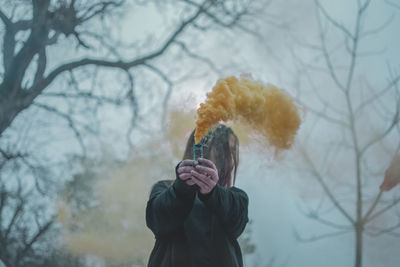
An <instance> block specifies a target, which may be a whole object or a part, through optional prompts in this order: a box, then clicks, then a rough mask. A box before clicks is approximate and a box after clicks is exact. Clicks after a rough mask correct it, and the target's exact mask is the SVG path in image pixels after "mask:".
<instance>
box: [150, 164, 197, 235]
mask: <svg viewBox="0 0 400 267" xmlns="http://www.w3.org/2000/svg"><path fill="white" fill-rule="evenodd" d="M178 166H179V164H178ZM178 166H177V167H178ZM175 170H176V169H175ZM195 191H196V189H195V187H194V186H189V185H187V184H186V183H185V182H184V181H183V180H181V179H179V177H178V174H177V177H176V179H175V181H174V183H173V184H172V186H168V185H167V184H166V183H165V182H162V181H161V182H158V183H156V184H155V185H154V186H153V188H152V190H151V193H150V198H149V201H148V202H147V207H146V225H147V227H149V228H150V229H151V231H152V232H153V233H154V235H155V236H156V237H157V236H159V235H166V234H169V233H172V232H175V231H177V230H178V229H179V228H181V227H183V222H184V220H185V218H186V217H187V215H188V214H189V212H190V210H191V209H192V206H193V201H194V197H195Z"/></svg>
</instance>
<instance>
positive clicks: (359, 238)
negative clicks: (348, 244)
mask: <svg viewBox="0 0 400 267" xmlns="http://www.w3.org/2000/svg"><path fill="white" fill-rule="evenodd" d="M362 234H363V226H362V225H361V224H357V225H356V259H355V267H361V266H362Z"/></svg>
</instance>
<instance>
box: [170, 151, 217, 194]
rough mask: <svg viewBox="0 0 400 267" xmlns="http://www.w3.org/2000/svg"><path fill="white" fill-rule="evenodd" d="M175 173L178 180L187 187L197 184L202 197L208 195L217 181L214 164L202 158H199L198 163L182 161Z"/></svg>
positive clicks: (187, 160)
mask: <svg viewBox="0 0 400 267" xmlns="http://www.w3.org/2000/svg"><path fill="white" fill-rule="evenodd" d="M200 164H201V165H200ZM177 172H178V177H179V179H181V180H182V181H184V182H185V183H186V184H187V185H194V184H197V185H198V186H199V188H200V193H201V194H203V195H205V194H208V193H210V192H211V191H212V190H213V189H214V187H215V186H216V185H217V183H218V180H219V177H218V170H217V167H216V166H215V164H214V162H212V161H211V160H208V159H204V158H200V159H199V163H197V162H196V161H194V160H189V159H186V160H183V161H182V162H181V163H180V164H179V166H178V169H177Z"/></svg>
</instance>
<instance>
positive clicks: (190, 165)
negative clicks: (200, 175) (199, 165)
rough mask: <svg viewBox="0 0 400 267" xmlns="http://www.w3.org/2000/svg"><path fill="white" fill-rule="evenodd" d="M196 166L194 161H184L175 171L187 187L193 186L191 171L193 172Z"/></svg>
mask: <svg viewBox="0 0 400 267" xmlns="http://www.w3.org/2000/svg"><path fill="white" fill-rule="evenodd" d="M195 165H196V161H194V160H190V159H185V160H183V161H182V162H181V163H180V164H179V167H178V169H177V172H178V177H179V179H181V180H182V181H184V182H185V183H186V184H187V185H194V184H195V183H194V182H193V180H194V178H193V175H192V173H191V171H193V170H195V168H194V166H195Z"/></svg>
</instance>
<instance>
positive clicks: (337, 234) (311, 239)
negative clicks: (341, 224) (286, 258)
mask: <svg viewBox="0 0 400 267" xmlns="http://www.w3.org/2000/svg"><path fill="white" fill-rule="evenodd" d="M350 232H352V230H343V231H337V232H332V233H326V234H322V235H317V236H316V235H313V236H312V237H310V238H304V237H301V236H300V234H299V233H298V232H297V231H296V230H294V236H295V238H296V240H297V241H300V242H305V243H306V242H313V241H317V240H321V239H324V238H328V237H333V236H339V235H344V234H348V233H350Z"/></svg>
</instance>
